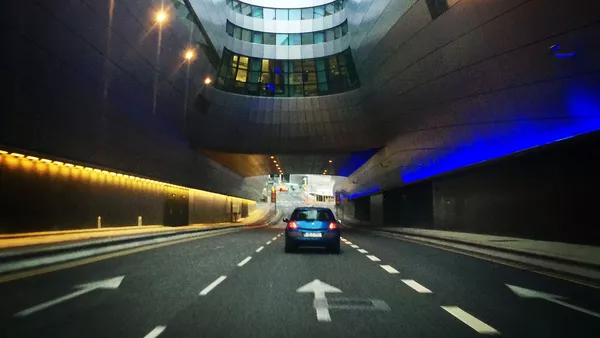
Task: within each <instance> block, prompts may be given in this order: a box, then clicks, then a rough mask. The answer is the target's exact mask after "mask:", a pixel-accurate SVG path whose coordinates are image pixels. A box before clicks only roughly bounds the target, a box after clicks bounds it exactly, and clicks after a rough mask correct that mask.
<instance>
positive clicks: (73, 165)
mask: <svg viewBox="0 0 600 338" xmlns="http://www.w3.org/2000/svg"><path fill="white" fill-rule="evenodd" d="M3 155H7V156H13V157H17V158H23V159H27V160H30V161H40V162H42V163H46V164H55V165H58V166H66V167H69V168H74V169H79V170H87V171H94V172H96V173H101V174H104V175H111V176H118V177H122V178H127V179H130V180H134V181H142V182H147V183H150V184H159V185H162V186H164V187H168V188H177V189H186V190H189V191H190V192H192V191H193V192H199V193H206V194H210V195H214V196H221V197H226V198H231V199H233V200H234V201H249V202H255V201H253V200H248V199H245V198H240V197H235V196H228V195H223V194H218V193H214V192H210V191H205V190H200V189H194V188H188V187H184V186H180V185H176V184H172V183H167V182H160V181H155V180H151V179H148V178H142V177H137V176H132V175H127V174H121V173H115V172H112V171H107V170H102V169H97V168H92V167H84V166H81V165H75V164H71V163H65V162H62V161H53V160H49V159H47V158H39V157H36V156H32V155H29V156H26V155H24V154H21V153H15V152H8V151H6V150H0V156H3ZM280 170H281V169H280Z"/></svg>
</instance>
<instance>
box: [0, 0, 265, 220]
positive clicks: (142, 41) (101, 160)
mask: <svg viewBox="0 0 600 338" xmlns="http://www.w3.org/2000/svg"><path fill="white" fill-rule="evenodd" d="M111 3H112V4H114V6H112V7H111V6H110V4H111ZM160 7H161V1H145V2H144V1H142V2H140V1H137V2H136V1H124V0H115V1H90V0H84V1H32V0H24V1H5V2H2V4H1V5H0V20H1V21H2V23H3V27H2V29H1V30H0V37H1V38H2V41H4V43H5V44H6V45H7V46H10V48H6V49H5V51H4V52H3V53H2V57H1V59H0V73H1V74H2V82H3V90H2V91H0V98H1V99H2V108H1V112H0V148H3V147H11V148H16V149H23V150H26V151H33V152H38V153H42V154H45V155H48V156H55V157H63V158H67V159H70V160H72V161H78V162H83V163H89V164H92V165H95V166H100V167H106V168H111V169H113V170H120V171H124V172H129V173H134V174H136V175H140V176H146V177H151V178H153V179H156V180H161V181H167V182H171V183H176V184H178V185H183V186H188V187H192V188H197V189H202V190H208V191H212V192H217V193H222V194H226V195H234V196H239V197H245V198H258V196H259V195H258V194H259V193H260V190H258V191H257V189H256V186H255V185H254V184H251V182H250V183H249V182H248V181H246V180H244V179H243V178H241V177H240V176H239V175H237V174H235V173H233V172H232V171H230V170H228V169H226V168H224V167H222V166H221V165H219V164H217V163H216V162H214V161H212V160H209V159H207V158H206V157H204V156H201V155H200V154H199V153H198V152H197V149H193V148H192V146H191V145H190V142H189V138H188V135H187V131H186V130H187V129H186V126H185V123H184V122H185V116H186V114H190V113H191V112H192V111H193V109H194V108H193V102H194V97H195V93H197V92H198V91H199V90H200V87H201V86H202V81H203V80H204V78H205V77H206V76H212V75H211V74H213V72H214V70H213V68H212V66H211V64H210V63H209V62H208V59H207V58H206V56H205V55H204V54H203V53H202V50H201V49H199V48H197V46H196V42H198V41H201V40H202V36H201V34H200V33H199V31H198V29H196V28H195V27H194V26H193V24H192V23H191V22H190V21H189V20H186V19H185V18H182V17H178V16H177V13H176V12H175V11H174V9H173V8H172V7H169V6H167V7H166V8H167V9H168V11H169V21H168V22H167V23H165V24H164V25H163V27H162V30H161V32H160V33H159V29H158V26H157V25H156V24H155V23H154V14H155V12H156V10H157V8H160ZM25 13H26V14H25ZM34 23H35V24H34ZM159 38H160V39H159ZM159 40H160V48H158V45H159ZM190 43H191V45H190ZM190 46H191V47H196V50H195V51H196V58H195V59H194V61H193V62H192V63H191V64H190V67H189V72H188V70H187V65H186V64H185V62H183V52H184V50H186V49H187V48H189V47H190ZM2 211H4V208H2Z"/></svg>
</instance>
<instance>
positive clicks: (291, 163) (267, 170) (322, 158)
mask: <svg viewBox="0 0 600 338" xmlns="http://www.w3.org/2000/svg"><path fill="white" fill-rule="evenodd" d="M200 152H201V153H202V154H203V155H204V156H206V157H208V158H210V159H212V160H214V161H216V162H218V163H220V164H221V165H223V166H224V167H226V168H228V169H230V170H232V171H233V172H235V173H237V174H239V175H240V176H243V177H252V176H261V175H270V174H278V173H279V169H281V171H282V172H283V173H285V174H313V175H321V174H327V175H341V176H345V175H348V174H349V173H351V172H352V171H354V170H355V169H356V168H358V166H360V165H361V164H362V163H364V162H366V161H367V160H368V158H369V157H368V156H362V157H360V158H359V159H358V161H360V159H361V158H362V161H361V162H358V161H357V156H356V155H355V154H319V155H315V154H293V155H280V154H272V155H261V154H234V153H227V152H218V151H214V150H206V149H204V150H200ZM371 154H374V151H372V152H371ZM271 157H273V158H271ZM275 161H276V163H277V164H279V167H277V166H276V163H275ZM330 161H331V162H330ZM353 166H354V167H353ZM325 170H326V172H325Z"/></svg>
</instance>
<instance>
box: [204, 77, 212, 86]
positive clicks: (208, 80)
mask: <svg viewBox="0 0 600 338" xmlns="http://www.w3.org/2000/svg"><path fill="white" fill-rule="evenodd" d="M211 83H212V79H211V78H210V77H207V78H206V79H204V84H205V85H209V84H211Z"/></svg>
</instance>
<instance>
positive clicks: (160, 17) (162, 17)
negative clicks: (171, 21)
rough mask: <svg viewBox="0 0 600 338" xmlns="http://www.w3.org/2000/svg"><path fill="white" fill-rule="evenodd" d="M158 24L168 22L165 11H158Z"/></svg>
mask: <svg viewBox="0 0 600 338" xmlns="http://www.w3.org/2000/svg"><path fill="white" fill-rule="evenodd" d="M155 19H156V22H158V23H159V24H162V23H163V22H165V20H167V13H165V11H158V12H156V17H155Z"/></svg>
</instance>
